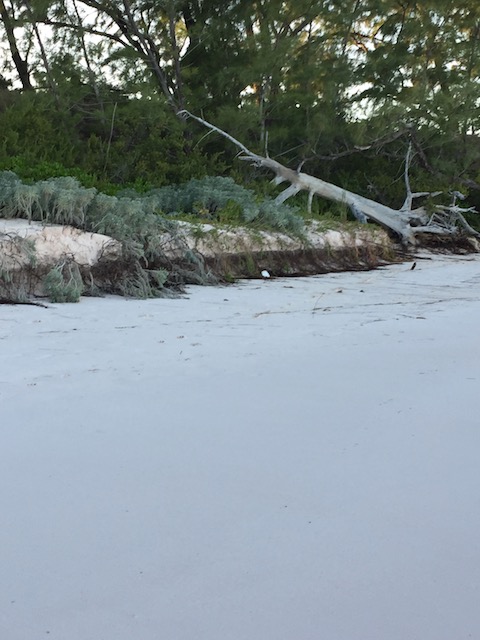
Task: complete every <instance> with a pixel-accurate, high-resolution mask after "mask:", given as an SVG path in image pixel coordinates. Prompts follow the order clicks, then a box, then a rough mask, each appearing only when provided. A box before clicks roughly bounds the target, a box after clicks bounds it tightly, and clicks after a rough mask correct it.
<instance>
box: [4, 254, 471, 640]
mask: <svg viewBox="0 0 480 640" xmlns="http://www.w3.org/2000/svg"><path fill="white" fill-rule="evenodd" d="M411 266H412V265H411V263H404V264H398V265H393V266H389V267H386V268H382V269H379V270H376V271H371V272H357V273H341V274H329V275H322V276H316V277H309V278H295V279H271V280H265V281H263V280H254V281H249V282H245V281H242V282H240V283H238V284H236V285H232V286H228V287H204V288H201V287H190V288H189V289H188V293H187V295H186V296H185V297H183V298H179V299H173V300H170V299H160V300H147V301H141V300H126V299H122V298H117V297H107V298H104V299H98V298H83V299H82V300H81V302H80V303H79V304H64V305H49V306H48V308H47V309H45V308H40V307H30V306H9V305H0V356H1V357H0V408H1V414H0V415H1V418H0V496H1V499H0V505H1V526H0V555H1V571H0V638H2V640H3V639H4V640H39V639H41V638H49V639H51V640H53V639H55V640H414V639H418V640H463V639H467V638H480V607H479V602H480V535H479V531H480V417H479V410H478V399H479V397H480V392H479V388H480V334H479V327H480V258H479V257H478V256H442V257H432V256H425V259H420V260H417V266H416V268H415V269H414V270H411Z"/></svg>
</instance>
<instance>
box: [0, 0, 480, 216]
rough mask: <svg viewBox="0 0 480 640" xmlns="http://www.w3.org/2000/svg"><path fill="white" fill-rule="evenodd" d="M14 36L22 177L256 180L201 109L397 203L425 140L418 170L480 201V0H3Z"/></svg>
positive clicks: (11, 71)
mask: <svg viewBox="0 0 480 640" xmlns="http://www.w3.org/2000/svg"><path fill="white" fill-rule="evenodd" d="M0 32H1V36H2V37H1V42H2V43H3V44H2V45H1V48H0V53H1V68H0V128H1V130H2V131H3V136H2V138H3V139H2V145H1V147H0V168H1V169H12V170H15V171H16V172H17V173H19V175H22V177H25V178H42V179H43V178H47V177H52V176H55V175H63V174H64V173H65V170H68V172H69V174H70V175H75V176H76V177H77V178H78V179H80V180H81V182H82V183H84V184H85V186H92V185H95V186H97V187H98V186H101V185H102V183H105V185H106V186H105V188H106V189H107V190H108V188H112V187H111V186H110V187H109V186H108V185H118V186H119V187H124V186H125V185H130V186H132V185H134V186H136V187H137V188H140V189H141V188H143V187H145V188H147V187H158V186H162V185H165V184H169V183H173V182H183V181H187V180H189V179H191V178H195V177H201V176H204V175H207V174H219V175H233V176H234V177H237V178H241V179H242V180H244V181H246V182H248V181H249V180H250V179H251V174H249V173H248V172H249V171H252V170H251V169H247V168H246V167H244V166H242V167H238V165H237V164H236V163H234V155H233V154H234V150H232V149H230V148H229V147H228V145H227V144H226V143H225V141H224V140H223V139H221V138H218V137H215V136H212V135H209V136H205V131H204V130H202V128H201V127H198V128H197V127H196V125H195V124H193V123H192V122H190V123H188V124H187V123H186V122H185V121H184V119H182V117H181V115H180V116H179V113H180V112H181V111H182V110H184V109H188V110H189V111H190V112H192V113H197V114H201V115H202V117H204V118H206V119H207V120H209V121H210V122H215V123H216V125H218V126H219V127H221V128H223V129H225V130H228V131H229V132H230V133H231V134H232V135H234V136H235V137H237V138H239V139H242V140H244V141H245V143H246V144H248V146H249V148H251V149H254V150H257V151H259V152H261V153H267V154H268V155H269V156H270V157H278V158H280V159H281V161H282V162H283V163H284V164H288V165H289V166H291V167H292V168H295V167H298V166H299V165H300V164H301V163H302V166H304V165H306V166H307V168H308V171H309V172H310V173H313V174H316V175H317V174H318V175H322V177H325V178H327V179H334V180H335V182H336V183H341V184H342V185H343V186H345V188H350V189H353V190H356V191H358V192H359V193H364V194H366V195H370V196H372V195H373V196H375V197H376V199H378V200H379V201H381V202H385V203H387V204H398V201H399V199H400V198H401V197H403V182H402V172H403V166H402V165H403V159H404V156H405V150H406V148H407V147H408V145H409V144H412V148H413V150H414V157H413V158H412V165H411V176H412V181H414V182H418V183H419V186H420V187H421V188H422V189H423V188H425V186H428V188H429V189H430V190H434V189H439V190H442V189H451V188H458V189H459V190H462V191H463V192H467V193H468V194H469V198H470V201H469V204H477V205H478V203H479V202H480V195H479V194H480V154H479V149H480V146H479V138H478V133H479V130H480V99H479V96H480V92H479V71H480V8H479V5H478V2H477V0H464V2H462V3H458V2H454V1H453V0H425V1H422V2H414V1H411V0H295V1H294V2H288V1H284V0H255V1H252V0H232V1H229V2H225V1H221V0H122V1H119V2H115V1H112V0H0ZM420 183H423V184H420ZM425 183H428V184H427V185H425Z"/></svg>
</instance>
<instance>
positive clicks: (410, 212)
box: [181, 111, 480, 245]
mask: <svg viewBox="0 0 480 640" xmlns="http://www.w3.org/2000/svg"><path fill="white" fill-rule="evenodd" d="M181 114H182V115H184V116H186V117H189V118H193V119H194V120H196V121H197V122H199V123H200V124H202V125H204V126H205V127H207V128H209V129H210V130H211V131H214V132H216V133H219V134H220V135H221V136H223V137H224V138H226V139H227V140H229V141H230V142H232V143H233V144H234V145H236V146H237V147H238V148H239V149H240V151H241V155H239V159H240V160H246V161H247V162H251V163H252V164H253V165H255V166H259V167H264V168H266V169H269V170H270V171H272V172H273V173H274V174H275V178H274V179H273V182H274V183H275V184H277V185H280V184H282V183H289V186H287V188H286V189H284V191H282V192H281V193H280V194H279V195H278V196H277V198H276V202H277V203H278V204H281V203H283V202H285V201H286V200H288V199H289V198H291V197H292V196H294V195H296V194H297V193H299V192H300V191H306V192H307V193H308V208H309V211H310V209H311V204H312V200H313V197H314V196H315V195H316V196H320V197H322V198H326V199H327V200H331V201H333V202H339V203H343V204H346V205H347V206H348V207H349V208H350V210H351V211H352V213H353V215H354V216H355V217H356V218H357V219H358V220H359V221H360V222H367V221H368V220H369V219H370V220H373V221H374V222H376V223H377V224H379V225H381V226H382V227H384V228H385V229H388V230H389V231H391V232H393V233H394V234H395V235H396V236H397V237H398V238H399V239H400V240H401V241H402V243H403V244H405V245H414V244H417V243H419V242H422V236H423V239H424V238H425V236H427V235H428V236H430V237H431V236H433V235H436V236H438V237H441V238H455V237H458V236H462V235H463V236H465V235H467V236H470V237H476V238H479V237H480V233H479V232H478V231H476V230H475V229H473V227H472V226H471V225H470V224H469V223H468V222H467V220H466V219H465V215H464V214H465V213H468V212H470V211H474V208H462V207H460V206H458V205H457V199H459V198H460V199H461V198H463V196H462V194H459V193H458V192H454V194H453V202H452V203H451V204H450V205H449V206H444V205H435V206H434V207H433V208H432V210H431V211H428V210H427V209H426V208H425V207H423V206H421V207H417V208H413V203H414V200H416V199H417V198H420V197H426V196H432V197H434V196H436V195H439V194H440V193H441V192H434V193H431V192H428V191H422V192H417V193H415V192H412V190H411V187H410V180H409V167H410V162H411V158H412V149H411V145H410V146H409V148H408V152H407V156H406V159H405V188H406V197H405V201H404V203H403V206H402V207H401V209H392V208H391V207H387V206H386V205H383V204H381V203H379V202H376V201H375V200H370V199H369V198H365V197H364V196H361V195H359V194H356V193H353V192H351V191H348V190H347V189H343V188H342V187H339V186H337V185H334V184H332V183H330V182H326V181H325V180H322V179H320V178H316V177H314V176H311V175H309V174H308V173H303V172H302V171H301V170H300V169H301V166H300V167H299V169H297V170H294V169H289V168H288V167H286V166H284V165H283V164H281V163H280V162H277V161H276V160H273V159H272V158H270V157H268V156H261V155H258V154H256V153H253V152H252V151H250V150H249V149H248V148H247V147H246V146H245V145H243V144H242V143H241V142H239V141H238V140H237V139H236V138H234V137H233V136H231V135H230V134H228V133H227V132H226V131H223V130H222V129H219V128H218V127H216V126H215V125H213V124H211V123H210V122H207V121H206V120H204V119H203V118H199V117H197V116H195V115H193V114H191V113H190V112H189V111H182V112H181Z"/></svg>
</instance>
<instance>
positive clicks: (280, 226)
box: [143, 176, 303, 233]
mask: <svg viewBox="0 0 480 640" xmlns="http://www.w3.org/2000/svg"><path fill="white" fill-rule="evenodd" d="M143 198H145V199H146V200H147V202H150V203H151V206H152V207H154V208H157V209H158V210H161V211H162V212H164V213H167V214H169V215H174V216H175V215H176V216H179V215H180V216H184V215H185V214H186V215H187V216H193V217H194V218H200V219H201V220H206V221H209V220H212V221H215V222H221V223H224V224H225V223H228V224H245V223H256V224H259V225H262V226H264V227H268V228H271V229H275V230H278V231H287V232H288V231H290V232H294V233H299V232H301V230H302V228H303V220H302V218H301V217H300V216H299V215H297V213H296V211H295V209H292V208H291V207H289V206H287V205H285V204H282V205H278V204H275V203H274V201H273V200H272V199H271V198H268V197H265V198H259V197H258V196H256V194H255V192H254V191H252V190H250V189H247V188H245V187H243V186H241V185H238V184H236V183H235V182H234V180H233V179H232V178H223V177H221V176H215V177H213V176H208V177H206V178H202V179H201V180H198V179H196V178H193V179H192V180H190V181H189V182H187V183H185V184H183V185H171V186H168V187H163V188H162V189H154V190H152V191H149V192H147V193H146V194H145V195H144V196H143Z"/></svg>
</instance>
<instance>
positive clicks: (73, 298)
mask: <svg viewBox="0 0 480 640" xmlns="http://www.w3.org/2000/svg"><path fill="white" fill-rule="evenodd" d="M43 287H44V289H45V293H46V294H47V296H48V297H49V299H50V301H51V302H78V301H79V300H80V296H81V295H82V293H83V281H82V276H81V275H80V271H79V268H78V265H77V264H75V263H74V262H67V263H62V264H59V265H57V266H55V267H54V268H53V269H51V270H50V271H49V272H48V273H47V275H46V276H45V278H44V280H43Z"/></svg>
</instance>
